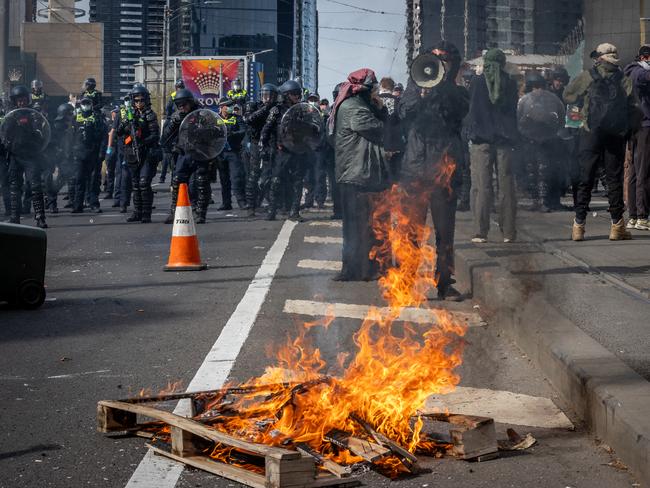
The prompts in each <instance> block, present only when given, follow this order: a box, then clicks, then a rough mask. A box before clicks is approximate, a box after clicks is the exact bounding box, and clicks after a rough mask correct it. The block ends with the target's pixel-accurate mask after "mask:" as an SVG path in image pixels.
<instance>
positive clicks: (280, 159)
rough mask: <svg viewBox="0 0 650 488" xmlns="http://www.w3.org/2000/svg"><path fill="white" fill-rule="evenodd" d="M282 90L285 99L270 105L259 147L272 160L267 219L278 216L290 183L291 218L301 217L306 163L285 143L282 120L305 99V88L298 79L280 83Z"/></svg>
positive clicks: (264, 155) (280, 90)
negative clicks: (303, 89) (303, 96)
mask: <svg viewBox="0 0 650 488" xmlns="http://www.w3.org/2000/svg"><path fill="white" fill-rule="evenodd" d="M279 92H280V94H281V95H282V103H281V104H278V105H276V106H275V107H273V108H272V109H271V111H270V113H269V117H268V119H267V121H266V124H265V125H264V128H263V129H262V133H261V137H260V150H261V151H262V153H263V157H264V158H270V160H271V185H270V189H269V209H268V215H267V219H268V220H275V217H276V213H277V210H278V206H279V205H280V198H281V194H282V190H283V185H287V186H288V188H287V189H288V190H290V191H291V210H290V214H289V218H290V219H292V220H300V200H301V199H302V180H303V176H304V167H303V164H302V161H301V158H300V157H299V155H297V154H293V153H292V152H291V151H290V150H289V149H288V148H287V147H285V146H284V141H283V138H282V133H281V131H280V122H281V121H282V117H283V116H284V114H285V113H286V112H287V110H289V109H290V108H291V107H292V106H293V105H295V104H297V103H299V102H300V101H301V100H302V88H301V86H300V84H299V83H298V82H297V81H294V80H289V81H286V82H284V83H283V84H282V85H281V86H280V88H279Z"/></svg>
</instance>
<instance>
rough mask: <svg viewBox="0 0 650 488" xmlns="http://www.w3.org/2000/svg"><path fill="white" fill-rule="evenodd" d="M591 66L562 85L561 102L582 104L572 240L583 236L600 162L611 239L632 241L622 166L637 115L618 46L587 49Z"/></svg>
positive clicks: (603, 45) (601, 45) (579, 239)
mask: <svg viewBox="0 0 650 488" xmlns="http://www.w3.org/2000/svg"><path fill="white" fill-rule="evenodd" d="M591 57H592V59H593V60H594V65H593V67H592V68H590V69H589V70H586V71H583V72H582V73H580V75H578V76H577V77H576V78H575V79H574V80H573V81H572V82H571V83H570V84H569V85H568V86H567V87H566V89H565V91H564V101H565V102H566V103H569V104H576V105H577V106H579V107H581V112H580V113H581V116H582V129H581V131H580V136H579V137H580V142H579V144H580V146H579V148H580V149H579V158H580V183H579V184H578V194H577V205H576V209H575V210H576V212H575V220H574V221H573V230H572V235H571V237H572V239H573V240H574V241H582V240H584V236H585V227H586V221H587V212H588V211H589V203H590V201H591V192H592V190H593V186H594V181H595V179H596V171H597V169H598V166H599V165H601V164H602V165H604V167H605V175H606V180H607V198H608V200H609V213H610V215H611V218H612V223H611V230H610V233H609V238H610V240H622V239H631V238H632V235H631V234H630V232H629V231H628V230H627V229H626V228H625V221H624V219H623V212H624V209H625V204H624V203H623V164H624V159H625V140H626V137H627V135H628V134H629V133H630V131H631V129H632V125H633V121H632V119H633V117H634V114H635V112H636V111H635V107H634V105H635V100H634V94H633V92H632V81H631V80H630V79H629V78H626V77H625V76H624V74H623V70H622V69H621V68H620V66H619V63H620V60H619V57H618V51H617V49H616V46H614V45H612V44H609V43H604V44H600V45H599V46H598V47H597V48H596V50H594V51H593V52H592V53H591Z"/></svg>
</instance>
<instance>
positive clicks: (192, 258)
mask: <svg viewBox="0 0 650 488" xmlns="http://www.w3.org/2000/svg"><path fill="white" fill-rule="evenodd" d="M207 268H208V265H207V264H205V263H202V262H201V253H200V251H199V240H198V238H197V237H196V227H194V217H192V207H191V206H190V198H189V196H188V192H187V183H181V186H180V188H179V189H178V200H177V202H176V211H175V212H174V230H173V231H172V244H171V247H170V249H169V261H168V262H167V266H165V268H164V270H165V271H200V270H203V269H207Z"/></svg>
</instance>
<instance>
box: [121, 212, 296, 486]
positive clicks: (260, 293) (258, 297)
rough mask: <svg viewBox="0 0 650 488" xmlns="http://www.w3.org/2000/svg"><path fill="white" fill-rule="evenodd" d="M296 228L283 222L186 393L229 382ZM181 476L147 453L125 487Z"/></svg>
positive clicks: (179, 409)
mask: <svg viewBox="0 0 650 488" xmlns="http://www.w3.org/2000/svg"><path fill="white" fill-rule="evenodd" d="M295 227H296V222H292V221H290V220H287V221H285V223H284V225H283V226H282V229H281V230H280V233H279V234H278V237H277V239H276V240H275V242H274V243H273V245H272V246H271V248H270V249H269V252H268V253H267V254H266V257H265V258H264V261H263V262H262V265H261V266H260V268H259V269H258V270H257V274H256V275H255V278H253V281H252V282H251V284H250V285H248V289H247V290H246V293H245V294H244V297H243V298H242V300H241V301H240V302H239V304H238V305H237V308H236V309H235V311H234V312H233V314H232V315H231V316H230V318H229V319H228V322H227V323H226V325H225V326H224V328H223V330H222V331H221V334H219V338H218V339H217V341H216V342H215V343H214V345H213V346H212V349H210V352H208V355H207V356H206V358H205V359H204V361H203V364H201V366H200V367H199V370H198V371H197V372H196V375H195V376H194V378H193V379H192V381H191V382H190V384H189V385H188V387H187V391H199V390H212V389H217V388H220V387H221V386H222V385H223V384H224V382H225V381H226V379H227V378H228V375H229V374H230V370H231V369H232V367H233V365H234V364H235V359H237V356H238V355H239V351H240V350H241V348H242V346H243V345H244V342H245V341H246V338H247V337H248V334H249V333H250V330H251V328H252V327H253V324H254V323H255V319H256V318H257V315H258V313H259V311H260V308H261V307H262V304H263V303H264V300H265V299H266V295H267V294H268V292H269V289H270V288H271V283H272V281H273V277H274V276H275V273H276V272H277V270H278V267H279V266H280V261H282V257H283V256H284V253H285V251H286V249H287V246H288V245H289V239H290V238H291V234H292V232H293V229H294V228H295ZM174 413H176V414H178V415H186V416H187V415H189V413H190V404H189V401H187V400H184V401H181V402H179V403H178V405H177V406H176V408H175V409H174ZM182 472H183V465H182V464H180V463H176V462H173V461H170V460H168V459H165V458H162V457H160V456H155V455H154V454H153V453H152V452H151V451H149V452H148V453H147V454H146V455H145V456H144V458H143V459H142V461H141V462H140V464H139V465H138V467H137V468H136V470H135V472H134V473H133V476H131V479H130V480H129V482H128V483H127V485H126V486H127V488H172V487H174V486H176V483H177V482H178V479H179V478H180V476H181V473H182Z"/></svg>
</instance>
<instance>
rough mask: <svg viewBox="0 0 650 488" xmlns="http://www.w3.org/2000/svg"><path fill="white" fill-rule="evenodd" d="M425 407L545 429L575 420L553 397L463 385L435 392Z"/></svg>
mask: <svg viewBox="0 0 650 488" xmlns="http://www.w3.org/2000/svg"><path fill="white" fill-rule="evenodd" d="M423 411H425V412H445V411H449V412H450V413H458V414H463V415H479V416H482V417H492V418H493V419H494V420H495V422H500V423H503V424H514V425H525V426H528V427H541V428H545V429H571V428H573V424H572V423H571V421H570V420H569V419H568V418H567V416H566V415H564V413H563V412H562V411H561V410H560V409H559V408H557V407H556V406H555V404H554V403H553V402H552V401H551V399H549V398H543V397H535V396H530V395H522V394H519V393H513V392H511V391H500V390H488V389H485V388H468V387H462V386H459V387H457V388H456V389H455V390H454V391H453V392H451V393H449V394H447V395H437V396H431V397H429V398H428V399H427V401H426V405H425V407H424V409H423Z"/></svg>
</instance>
